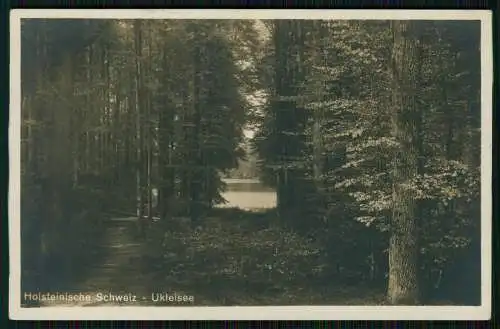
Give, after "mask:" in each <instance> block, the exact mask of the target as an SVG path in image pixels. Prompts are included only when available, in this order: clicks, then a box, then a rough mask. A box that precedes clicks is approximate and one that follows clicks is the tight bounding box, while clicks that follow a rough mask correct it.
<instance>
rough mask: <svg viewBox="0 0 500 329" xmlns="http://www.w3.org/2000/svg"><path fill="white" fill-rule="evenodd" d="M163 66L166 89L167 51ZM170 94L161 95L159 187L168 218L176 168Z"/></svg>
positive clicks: (167, 82) (162, 207)
mask: <svg viewBox="0 0 500 329" xmlns="http://www.w3.org/2000/svg"><path fill="white" fill-rule="evenodd" d="M162 66H163V76H162V77H163V80H162V85H163V88H164V89H168V87H170V83H171V82H170V81H167V79H170V76H169V73H170V70H169V62H168V58H167V56H166V52H165V51H164V50H163V51H162ZM169 98H170V95H169V93H168V92H167V91H164V92H163V95H162V97H160V100H161V101H160V104H161V108H160V110H159V138H158V141H159V150H160V159H159V164H160V182H161V184H160V187H159V205H160V217H161V218H162V219H166V218H167V217H168V216H169V214H170V213H172V209H171V205H172V204H173V202H172V201H173V198H174V192H175V190H174V187H175V186H174V178H175V176H174V168H173V163H172V152H173V139H174V131H173V130H174V126H173V123H174V122H173V120H174V104H173V103H172V102H171V101H170V99H169Z"/></svg>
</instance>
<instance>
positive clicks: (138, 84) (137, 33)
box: [134, 20, 144, 220]
mask: <svg viewBox="0 0 500 329" xmlns="http://www.w3.org/2000/svg"><path fill="white" fill-rule="evenodd" d="M141 29H142V24H141V21H140V20H135V21H134V45H135V109H136V113H135V115H136V123H135V129H136V198H137V217H138V219H139V220H140V219H141V218H142V217H143V212H144V200H143V191H142V190H143V188H142V184H143V180H142V176H143V173H142V168H143V163H142V160H143V159H142V151H143V147H142V144H143V136H142V133H143V129H142V111H143V109H142V106H141V105H142V97H143V95H142V79H141V77H142V65H141V62H142V31H141Z"/></svg>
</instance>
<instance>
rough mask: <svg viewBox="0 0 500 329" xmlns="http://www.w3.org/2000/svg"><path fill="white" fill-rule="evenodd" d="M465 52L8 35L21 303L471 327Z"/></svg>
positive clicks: (256, 34)
mask: <svg viewBox="0 0 500 329" xmlns="http://www.w3.org/2000/svg"><path fill="white" fill-rule="evenodd" d="M480 33H481V31H480V22H479V21H452V20H439V21H431V20H399V21H395V20H312V19H309V20H308V19H276V20H244V19H220V20H218V19H193V20H184V19H130V20H120V19H33V18H32V19H22V20H21V38H22V39H21V93H22V104H21V112H22V113H21V116H22V127H21V131H22V137H21V152H22V153H21V270H22V274H21V286H22V287H21V293H22V294H24V293H26V292H30V293H35V292H59V293H61V292H74V293H76V292H82V293H91V294H92V293H96V292H103V293H113V294H128V293H133V294H137V295H138V296H151V294H152V293H155V292H159V293H161V292H165V293H167V292H168V293H171V294H174V293H175V294H185V295H192V296H194V301H191V302H189V303H177V304H172V303H170V304H165V305H186V304H188V305H194V306H236V305H238V306H256V305H262V306H271V305H480V304H481V294H480V286H481V244H480V243H481V227H480V221H481V216H480V215H481V212H480V205H481V196H480V164H481V161H480V159H481V157H480V156H481V131H480V127H481V101H480V100H481V94H480V89H481V57H480V54H481V49H480ZM56 304H57V303H50V302H48V303H44V302H40V301H38V302H33V301H31V302H28V301H23V304H22V306H24V307H43V306H54V305H56ZM136 304H137V305H141V306H142V305H144V306H151V305H152V304H154V305H158V303H153V302H152V301H151V300H149V297H148V300H142V301H141V302H137V303H136ZM96 305H99V306H101V305H102V306H107V305H113V306H116V305H123V306H130V303H125V302H121V301H114V302H113V303H109V302H108V303H98V302H96V301H94V302H92V303H88V304H85V305H82V306H96ZM57 306H61V305H57ZM63 306H64V305H63Z"/></svg>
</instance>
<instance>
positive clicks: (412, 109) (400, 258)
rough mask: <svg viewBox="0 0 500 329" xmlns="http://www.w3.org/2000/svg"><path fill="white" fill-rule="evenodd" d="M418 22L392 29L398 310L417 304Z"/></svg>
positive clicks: (394, 293) (394, 290)
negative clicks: (414, 187)
mask: <svg viewBox="0 0 500 329" xmlns="http://www.w3.org/2000/svg"><path fill="white" fill-rule="evenodd" d="M414 24H415V23H414V22H413V21H394V22H393V23H392V30H393V37H394V44H393V58H392V61H393V62H392V65H393V67H392V69H393V83H394V84H393V88H394V89H393V111H394V112H393V114H392V117H393V136H394V137H395V138H396V140H397V142H399V144H400V148H399V150H398V152H396V155H395V158H394V167H393V172H392V174H393V213H392V221H391V230H392V232H391V238H390V243H389V283H388V299H389V301H390V302H391V303H392V304H410V305H413V304H417V303H418V302H419V287H418V275H417V274H418V231H417V218H416V217H417V207H416V206H417V203H416V200H415V196H414V193H413V192H412V191H411V190H410V188H409V186H408V182H409V180H411V179H413V178H415V177H416V176H417V174H418V159H419V154H418V144H417V136H418V131H416V128H417V122H418V117H419V116H421V110H420V108H419V106H418V105H417V95H416V91H417V88H418V81H417V77H418V74H419V72H418V69H417V68H418V64H417V63H418V61H419V58H418V56H417V52H418V47H420V45H419V43H418V42H417V41H416V39H415V36H414V33H415V32H414Z"/></svg>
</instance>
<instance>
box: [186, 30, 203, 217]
mask: <svg viewBox="0 0 500 329" xmlns="http://www.w3.org/2000/svg"><path fill="white" fill-rule="evenodd" d="M197 24H198V23H193V27H194V28H193V34H194V40H193V47H194V54H193V55H194V57H193V115H192V120H191V124H192V132H191V138H190V145H189V148H190V150H191V154H190V170H191V173H192V174H191V184H190V186H189V195H190V217H191V221H192V222H193V223H196V222H197V221H198V220H199V216H200V211H201V209H200V202H201V200H200V196H201V184H200V183H201V177H200V176H201V175H200V172H201V166H202V157H201V147H200V126H201V110H202V104H201V101H202V100H201V97H200V96H201V88H202V85H201V84H202V70H203V67H202V56H203V52H202V47H203V45H201V44H200V43H201V42H202V40H201V39H199V37H198V34H199V33H200V29H199V27H198V26H197Z"/></svg>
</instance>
